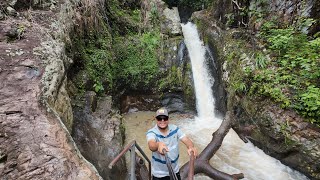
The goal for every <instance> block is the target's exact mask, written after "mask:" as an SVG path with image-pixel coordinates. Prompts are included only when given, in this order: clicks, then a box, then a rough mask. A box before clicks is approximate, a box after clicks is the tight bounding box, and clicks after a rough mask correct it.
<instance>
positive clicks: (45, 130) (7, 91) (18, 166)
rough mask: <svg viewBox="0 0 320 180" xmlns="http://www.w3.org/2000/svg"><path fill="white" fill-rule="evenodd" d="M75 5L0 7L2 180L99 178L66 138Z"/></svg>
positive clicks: (14, 4) (16, 4)
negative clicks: (67, 49) (68, 50)
mask: <svg viewBox="0 0 320 180" xmlns="http://www.w3.org/2000/svg"><path fill="white" fill-rule="evenodd" d="M26 4H28V6H26ZM33 5H34V6H33ZM38 5H40V6H38ZM74 5H75V2H73V1H66V2H65V3H64V4H61V3H60V2H54V1H50V2H46V1H39V2H38V1H37V2H36V1H10V2H9V1H5V2H1V10H2V9H5V11H1V13H0V16H1V21H0V47H1V48H0V49H1V50H0V58H1V59H0V61H1V63H0V64H1V65H0V79H1V82H2V83H1V85H0V96H1V98H0V99H1V100H0V104H1V106H0V142H1V143H0V177H1V179H102V178H101V177H100V175H99V174H98V173H97V171H96V169H95V168H94V166H92V165H91V164H90V163H89V162H88V161H86V160H85V159H84V158H83V156H82V155H81V154H80V152H79V151H78V149H77V147H76V146H75V144H74V142H73V140H72V138H71V136H70V134H69V132H70V130H71V126H72V119H73V118H72V111H71V105H70V100H69V97H68V94H67V93H66V90H65V85H66V75H65V74H66V73H65V72H66V69H67V67H68V64H70V62H71V60H70V59H68V58H67V57H66V55H65V52H64V46H65V44H64V41H65V40H66V39H68V33H69V30H70V29H71V27H72V24H71V22H72V21H71V20H70V18H71V17H72V15H73V13H74V11H72V9H73V7H74ZM39 7H41V9H39V10H31V9H32V8H35V9H37V8H39ZM60 7H63V8H61V9H60ZM50 9H51V10H50Z"/></svg>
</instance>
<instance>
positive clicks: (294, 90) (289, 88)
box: [249, 21, 320, 125]
mask: <svg viewBox="0 0 320 180" xmlns="http://www.w3.org/2000/svg"><path fill="white" fill-rule="evenodd" d="M310 22H312V21H308V22H305V23H307V24H310ZM260 37H262V38H263V39H264V40H265V42H266V44H267V48H268V51H269V53H270V54H271V55H272V57H271V62H268V63H266V62H267V61H266V59H265V57H264V56H263V55H262V54H258V55H257V56H256V58H255V59H256V67H257V69H255V70H254V71H253V82H252V86H251V88H250V90H249V92H250V94H252V95H253V94H255V93H258V95H260V96H266V97H271V98H272V99H273V100H274V101H276V102H279V103H280V105H281V107H283V108H286V107H290V108H294V109H295V110H297V111H298V112H299V113H300V114H302V115H303V116H305V117H306V118H307V119H310V122H313V123H316V124H318V125H320V118H319V117H320V110H319V108H318V107H319V104H320V99H319V98H320V93H319V86H320V84H319V78H320V38H319V37H314V38H312V37H308V36H307V35H306V34H304V33H303V32H301V31H300V29H299V28H297V29H295V28H293V27H288V28H284V29H282V28H277V26H276V25H275V24H274V23H272V22H267V23H265V24H264V26H263V27H262V32H261V33H260Z"/></svg>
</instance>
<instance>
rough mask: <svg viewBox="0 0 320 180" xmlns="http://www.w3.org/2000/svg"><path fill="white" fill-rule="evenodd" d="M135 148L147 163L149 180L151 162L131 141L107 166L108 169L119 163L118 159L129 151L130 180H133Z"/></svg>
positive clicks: (134, 176)
mask: <svg viewBox="0 0 320 180" xmlns="http://www.w3.org/2000/svg"><path fill="white" fill-rule="evenodd" d="M135 148H137V149H138V150H139V152H140V153H141V154H142V156H143V157H144V158H145V159H146V160H147V161H148V163H149V179H150V180H151V161H150V160H149V158H148V157H147V155H146V154H145V153H144V152H143V150H142V149H141V147H140V146H139V145H138V144H137V143H136V141H135V140H133V141H131V142H130V143H129V144H128V145H126V146H125V147H124V149H123V150H122V151H121V152H120V154H119V155H118V156H116V157H115V158H114V159H113V160H112V161H111V163H110V164H109V166H108V167H109V169H112V167H113V166H114V165H115V163H117V162H118V161H119V159H120V158H121V157H122V156H123V155H124V154H125V153H126V152H128V151H129V150H130V161H131V162H130V166H131V167H130V180H135V179H136V174H135V171H136V166H135V165H136V164H135V163H136V152H135Z"/></svg>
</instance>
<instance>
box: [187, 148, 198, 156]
mask: <svg viewBox="0 0 320 180" xmlns="http://www.w3.org/2000/svg"><path fill="white" fill-rule="evenodd" d="M192 153H193V155H194V157H197V156H198V151H197V149H196V148H195V147H190V148H188V154H189V156H191V154H192Z"/></svg>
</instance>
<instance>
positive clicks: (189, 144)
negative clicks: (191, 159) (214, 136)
mask: <svg viewBox="0 0 320 180" xmlns="http://www.w3.org/2000/svg"><path fill="white" fill-rule="evenodd" d="M181 141H182V142H183V143H184V144H185V145H186V146H187V148H188V154H189V156H190V155H191V151H193V154H194V156H197V155H198V151H197V149H196V148H195V147H194V145H193V142H192V141H191V139H189V138H188V137H187V136H184V137H183V138H181Z"/></svg>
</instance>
